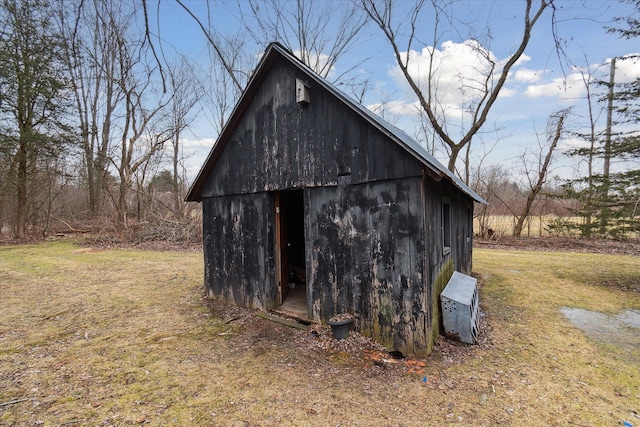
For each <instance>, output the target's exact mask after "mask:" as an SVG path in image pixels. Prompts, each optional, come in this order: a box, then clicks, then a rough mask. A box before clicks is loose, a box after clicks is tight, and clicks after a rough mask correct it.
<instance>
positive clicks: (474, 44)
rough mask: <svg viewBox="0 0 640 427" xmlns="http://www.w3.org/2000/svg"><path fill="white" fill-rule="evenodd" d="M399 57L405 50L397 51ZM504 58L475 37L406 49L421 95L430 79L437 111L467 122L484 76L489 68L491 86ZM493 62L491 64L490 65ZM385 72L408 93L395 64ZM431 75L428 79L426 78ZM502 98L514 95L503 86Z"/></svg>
mask: <svg viewBox="0 0 640 427" xmlns="http://www.w3.org/2000/svg"><path fill="white" fill-rule="evenodd" d="M401 55H402V56H403V57H405V56H406V52H404V53H401ZM530 59H531V58H530V57H528V56H526V55H523V57H521V58H520V60H519V61H518V63H520V64H522V63H525V62H528V61H529V60H530ZM505 62H506V60H500V59H498V58H496V56H495V55H494V54H493V52H491V51H490V50H487V49H486V48H484V47H483V46H482V45H481V44H480V43H479V42H478V41H476V40H466V41H464V42H462V43H456V42H453V41H446V42H444V43H442V45H441V49H436V48H434V47H432V46H427V47H425V48H423V49H422V50H421V51H415V50H412V51H409V66H408V71H409V74H410V75H411V76H412V77H413V78H414V80H415V81H416V82H417V84H418V86H419V87H420V89H421V90H422V92H423V94H425V96H428V95H429V80H431V98H432V99H433V100H434V101H436V102H434V106H435V109H436V111H437V113H438V114H440V115H442V116H445V117H446V118H447V120H452V122H458V123H461V122H467V121H468V120H469V119H470V118H471V115H472V111H473V110H474V109H475V108H476V107H477V105H478V103H479V102H480V101H481V99H482V97H483V95H484V90H485V87H484V85H485V82H486V80H487V76H488V75H489V73H490V72H491V70H492V66H494V67H495V69H494V70H493V76H494V78H493V79H492V80H490V81H489V82H488V84H489V85H490V86H491V85H492V84H493V83H494V81H495V80H496V79H497V76H498V75H499V73H500V72H501V71H502V67H503V65H504V64H505ZM494 64H495V65H494ZM389 75H390V76H391V77H392V78H393V79H394V80H396V81H397V82H398V84H399V85H400V86H401V87H403V88H404V90H405V91H406V92H407V93H411V92H412V91H411V88H410V87H409V85H408V83H407V82H406V80H405V77H404V75H403V73H402V71H401V70H400V67H398V66H395V67H393V68H392V69H391V70H390V71H389ZM430 75H431V79H429V77H430ZM502 90H503V93H502V94H501V96H502V97H509V96H513V95H514V94H515V91H514V90H509V89H507V88H503V89H502Z"/></svg>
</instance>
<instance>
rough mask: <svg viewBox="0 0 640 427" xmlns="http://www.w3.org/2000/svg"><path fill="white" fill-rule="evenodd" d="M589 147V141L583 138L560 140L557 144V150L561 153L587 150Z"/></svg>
mask: <svg viewBox="0 0 640 427" xmlns="http://www.w3.org/2000/svg"><path fill="white" fill-rule="evenodd" d="M588 146H589V141H587V140H585V139H584V138H577V137H573V138H563V139H561V140H560V142H559V144H558V148H559V149H560V150H561V151H568V150H575V149H578V148H587V147H588Z"/></svg>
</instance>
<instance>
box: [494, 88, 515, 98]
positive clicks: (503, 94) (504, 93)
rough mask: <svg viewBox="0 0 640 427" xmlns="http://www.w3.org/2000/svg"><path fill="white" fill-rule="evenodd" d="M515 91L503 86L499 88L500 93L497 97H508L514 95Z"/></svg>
mask: <svg viewBox="0 0 640 427" xmlns="http://www.w3.org/2000/svg"><path fill="white" fill-rule="evenodd" d="M517 93H518V91H517V90H515V89H511V88H508V87H505V86H503V87H502V89H501V90H500V93H499V94H498V98H509V97H511V96H514V95H516V94H517Z"/></svg>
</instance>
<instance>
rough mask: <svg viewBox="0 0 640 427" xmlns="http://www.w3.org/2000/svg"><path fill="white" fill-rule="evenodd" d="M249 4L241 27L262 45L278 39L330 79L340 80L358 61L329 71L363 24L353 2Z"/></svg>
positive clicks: (261, 1) (280, 0)
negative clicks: (338, 71)
mask: <svg viewBox="0 0 640 427" xmlns="http://www.w3.org/2000/svg"><path fill="white" fill-rule="evenodd" d="M249 5H250V9H251V16H250V17H243V19H244V21H245V25H244V27H245V28H246V30H247V31H248V32H249V34H250V35H251V36H252V37H253V39H254V40H255V41H256V42H257V43H258V44H260V45H262V46H263V47H266V43H269V42H272V41H277V42H280V43H282V44H283V45H284V46H285V47H286V48H287V49H289V50H290V51H291V52H293V53H294V54H295V55H296V56H298V57H299V58H300V60H302V62H304V63H305V64H307V65H308V66H309V67H310V68H311V69H313V70H314V71H315V72H316V73H318V74H319V75H320V76H322V77H324V78H328V79H329V80H331V81H341V80H343V77H344V76H345V74H347V73H348V72H349V71H352V69H353V68H354V67H357V66H358V65H359V64H357V65H354V66H353V67H349V68H348V69H346V70H344V71H343V72H340V73H335V74H333V72H334V70H335V65H336V63H337V61H338V60H339V59H340V58H341V57H344V56H345V55H348V54H349V53H350V52H351V49H352V47H353V45H354V44H355V43H356V42H357V40H358V37H359V35H360V32H361V30H362V28H363V27H364V25H365V24H366V16H365V15H364V14H363V12H362V10H361V9H360V8H358V7H357V5H355V4H353V3H350V2H345V1H342V0H325V1H322V2H314V1H311V0H296V1H288V0H266V1H264V0H249ZM247 18H249V19H247ZM360 63H361V62H360Z"/></svg>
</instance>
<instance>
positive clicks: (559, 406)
mask: <svg viewBox="0 0 640 427" xmlns="http://www.w3.org/2000/svg"><path fill="white" fill-rule="evenodd" d="M474 270H475V272H476V273H477V275H478V276H479V277H480V278H481V282H482V283H483V285H482V287H481V290H480V297H481V309H482V311H483V313H484V317H483V322H482V327H483V329H482V330H481V331H480V333H481V340H480V344H479V345H476V346H456V345H452V344H450V343H447V342H445V341H441V343H440V344H439V346H438V348H437V349H436V351H435V352H434V353H433V354H432V355H431V356H430V357H429V358H428V359H426V360H425V361H415V360H414V361H408V362H405V363H403V364H399V365H398V367H395V366H393V367H387V368H385V367H381V366H379V365H377V364H375V363H374V361H373V358H372V357H368V353H363V352H352V351H349V350H348V343H347V344H345V345H346V347H345V349H344V350H340V349H338V350H335V349H329V350H326V349H323V348H322V347H321V346H319V345H317V341H318V338H314V337H313V336H311V335H310V334H309V333H308V332H305V331H300V330H296V329H292V328H287V327H285V326H281V325H278V324H276V323H272V322H269V321H267V320H264V319H261V318H258V317H256V316H255V315H254V314H253V313H252V312H251V311H247V310H240V309H234V308H233V307H225V306H223V305H222V304H215V303H214V304H210V305H209V304H206V303H205V301H204V299H203V292H202V275H203V272H202V254H201V253H200V252H178V251H175V252H159V251H143V250H123V249H109V250H102V249H91V248H86V247H81V246H77V245H75V244H74V243H73V242H69V241H62V242H47V243H46V244H40V245H21V246H0V425H3V426H5V425H6V426H13V425H16V426H23V425H44V426H49V425H51V426H53V425H55V426H59V425H92V426H110V425H116V426H120V425H142V424H148V425H181V426H184V425H207V426H208V425H221V426H269V425H300V426H305V425H317V426H337V425H347V426H351V425H354V426H355V425H362V426H370V425H377V426H413V425H416V426H417V425H441V424H444V423H449V422H451V423H458V424H461V425H479V426H492V425H496V424H498V423H499V424H508V425H519V426H522V425H579V426H599V425H602V426H612V425H616V424H618V423H620V422H621V421H622V420H627V421H629V422H630V423H632V424H633V425H640V418H638V417H639V416H640V348H639V347H640V346H638V345H637V344H636V342H635V341H633V340H634V339H636V338H638V339H640V337H638V335H637V334H640V331H639V330H638V329H631V328H630V329H629V331H626V332H630V333H631V335H630V336H631V338H630V341H629V342H627V343H625V342H622V343H616V344H611V343H607V342H602V341H598V340H596V339H592V338H590V337H589V336H587V335H586V334H585V333H583V332H582V331H581V330H580V329H578V328H576V327H575V326H573V325H572V324H571V323H570V322H569V321H568V320H567V319H566V318H565V317H564V315H563V314H562V312H561V309H562V308H563V307H575V308H582V309H587V310H593V311H598V312H604V313H609V314H615V313H618V312H620V311H621V310H625V309H634V310H640V257H632V256H620V255H616V256H613V255H592V254H575V253H558V252H525V251H506V250H489V249H483V250H476V251H475V252H474ZM634 334H636V335H634ZM634 337H636V338H634ZM357 339H358V337H357V336H355V335H354V336H352V337H351V338H349V339H348V340H346V341H350V340H357ZM625 344H629V345H625ZM409 366H413V367H414V368H412V369H408V367H409ZM416 366H417V367H418V368H415V367H416ZM405 368H406V369H405Z"/></svg>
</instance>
